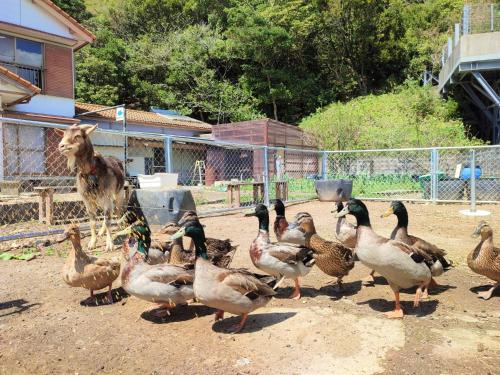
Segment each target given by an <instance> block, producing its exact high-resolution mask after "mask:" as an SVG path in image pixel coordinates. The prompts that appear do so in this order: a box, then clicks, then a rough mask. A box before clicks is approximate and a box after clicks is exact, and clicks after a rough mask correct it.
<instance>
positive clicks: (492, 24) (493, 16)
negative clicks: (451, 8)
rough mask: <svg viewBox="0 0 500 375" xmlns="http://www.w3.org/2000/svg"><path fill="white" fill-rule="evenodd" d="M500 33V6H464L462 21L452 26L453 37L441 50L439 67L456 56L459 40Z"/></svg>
mask: <svg viewBox="0 0 500 375" xmlns="http://www.w3.org/2000/svg"><path fill="white" fill-rule="evenodd" d="M496 31H500V5H499V4H475V5H465V6H464V8H463V11H462V20H461V22H460V23H456V24H455V26H454V33H453V36H449V37H448V39H447V41H446V43H445V44H444V46H443V47H442V48H441V66H444V65H445V64H446V62H447V61H448V60H449V59H450V58H452V55H457V53H455V50H456V49H457V48H459V47H460V43H459V41H460V38H461V37H462V36H463V35H468V34H481V33H491V32H496Z"/></svg>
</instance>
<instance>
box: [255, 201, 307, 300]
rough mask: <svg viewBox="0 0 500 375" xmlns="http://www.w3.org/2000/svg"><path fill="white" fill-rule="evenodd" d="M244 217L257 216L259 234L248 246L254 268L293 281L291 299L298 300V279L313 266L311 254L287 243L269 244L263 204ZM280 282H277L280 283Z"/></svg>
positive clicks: (266, 219) (265, 208)
mask: <svg viewBox="0 0 500 375" xmlns="http://www.w3.org/2000/svg"><path fill="white" fill-rule="evenodd" d="M245 216H257V218H258V219H259V233H258V235H257V238H256V239H255V240H254V241H253V242H252V245H251V246H250V258H251V259H252V262H253V264H254V266H255V267H257V268H258V269H260V270H262V271H264V272H266V273H268V274H270V275H273V276H281V279H283V278H288V279H294V281H295V288H294V291H293V293H292V295H291V298H294V299H299V298H300V282H299V277H301V276H305V275H307V274H308V273H309V272H310V271H311V268H312V266H313V265H314V262H315V260H314V258H313V252H312V251H311V250H310V249H307V248H305V247H302V246H298V245H293V244H287V243H271V241H270V240H269V212H268V211H267V207H266V206H265V205H263V204H259V205H257V207H255V210H252V211H249V212H247V213H246V214H245ZM281 281H282V280H280V281H279V282H281Z"/></svg>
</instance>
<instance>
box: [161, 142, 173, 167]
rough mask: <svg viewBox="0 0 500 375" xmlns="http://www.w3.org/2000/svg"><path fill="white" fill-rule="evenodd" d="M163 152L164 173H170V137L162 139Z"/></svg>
mask: <svg viewBox="0 0 500 375" xmlns="http://www.w3.org/2000/svg"><path fill="white" fill-rule="evenodd" d="M163 152H164V155H165V172H167V173H172V137H165V138H164V139H163Z"/></svg>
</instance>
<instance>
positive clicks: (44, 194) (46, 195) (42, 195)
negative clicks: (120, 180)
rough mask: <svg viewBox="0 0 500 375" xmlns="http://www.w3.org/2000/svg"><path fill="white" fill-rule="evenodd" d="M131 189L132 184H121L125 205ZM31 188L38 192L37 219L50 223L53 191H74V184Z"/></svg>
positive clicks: (52, 209) (51, 220)
mask: <svg viewBox="0 0 500 375" xmlns="http://www.w3.org/2000/svg"><path fill="white" fill-rule="evenodd" d="M132 189H133V186H132V185H130V184H129V182H128V181H125V185H124V186H123V190H124V194H125V201H124V204H125V205H128V201H129V198H130V192H131V191H132ZM33 190H34V191H36V192H37V193H38V221H40V222H41V223H46V224H47V225H52V224H53V221H54V193H55V192H56V191H61V190H63V191H64V190H69V191H75V190H76V186H37V187H35V188H33ZM120 209H126V207H120Z"/></svg>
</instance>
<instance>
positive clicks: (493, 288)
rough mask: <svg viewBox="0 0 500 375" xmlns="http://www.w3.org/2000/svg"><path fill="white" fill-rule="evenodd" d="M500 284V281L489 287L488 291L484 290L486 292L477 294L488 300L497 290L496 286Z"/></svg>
mask: <svg viewBox="0 0 500 375" xmlns="http://www.w3.org/2000/svg"><path fill="white" fill-rule="evenodd" d="M499 286H500V283H495V284H494V285H493V286H492V287H491V288H490V289H488V290H487V291H484V292H479V293H478V294H477V296H478V297H479V298H482V299H485V300H488V299H490V298H491V296H492V295H493V292H494V291H495V289H496V288H498V287H499Z"/></svg>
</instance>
